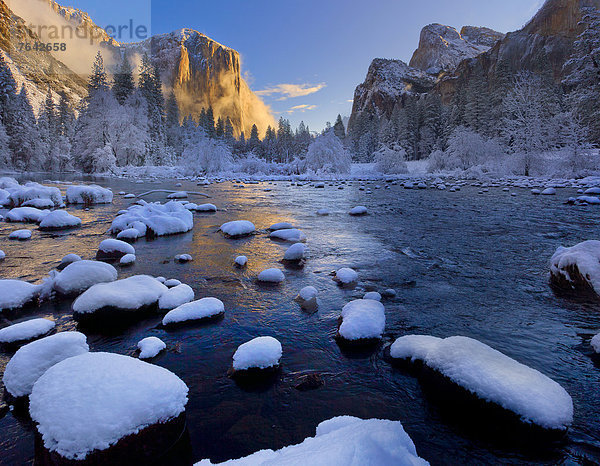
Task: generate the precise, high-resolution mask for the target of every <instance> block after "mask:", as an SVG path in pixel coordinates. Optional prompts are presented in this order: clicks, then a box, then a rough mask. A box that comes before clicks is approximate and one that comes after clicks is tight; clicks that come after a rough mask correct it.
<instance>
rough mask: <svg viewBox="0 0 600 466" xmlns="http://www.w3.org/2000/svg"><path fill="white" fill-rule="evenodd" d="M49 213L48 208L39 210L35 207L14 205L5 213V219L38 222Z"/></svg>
mask: <svg viewBox="0 0 600 466" xmlns="http://www.w3.org/2000/svg"><path fill="white" fill-rule="evenodd" d="M49 214H50V211H49V210H40V209H36V208H35V207H15V208H14V209H11V210H10V211H9V212H8V213H7V214H6V221H7V222H21V223H40V222H41V221H42V220H43V219H44V218H45V217H46V216H47V215H49Z"/></svg>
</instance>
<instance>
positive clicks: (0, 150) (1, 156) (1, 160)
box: [0, 121, 11, 168]
mask: <svg viewBox="0 0 600 466" xmlns="http://www.w3.org/2000/svg"><path fill="white" fill-rule="evenodd" d="M8 143H9V139H8V134H6V129H5V128H4V124H3V123H2V122H1V121H0V167H2V168H9V167H10V163H11V156H10V148H9V145H8Z"/></svg>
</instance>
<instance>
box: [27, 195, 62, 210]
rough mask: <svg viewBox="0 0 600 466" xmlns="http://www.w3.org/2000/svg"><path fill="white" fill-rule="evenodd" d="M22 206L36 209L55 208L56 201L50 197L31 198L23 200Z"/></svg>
mask: <svg viewBox="0 0 600 466" xmlns="http://www.w3.org/2000/svg"><path fill="white" fill-rule="evenodd" d="M22 207H35V208H36V209H54V202H52V201H51V200H50V199H39V198H38V199H30V200H29V201H26V202H23V204H22Z"/></svg>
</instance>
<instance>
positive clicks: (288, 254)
mask: <svg viewBox="0 0 600 466" xmlns="http://www.w3.org/2000/svg"><path fill="white" fill-rule="evenodd" d="M305 253H306V246H305V245H304V244H303V243H296V244H293V245H292V246H290V247H289V248H288V249H287V251H285V254H284V255H283V260H286V261H299V260H302V259H304V255H305Z"/></svg>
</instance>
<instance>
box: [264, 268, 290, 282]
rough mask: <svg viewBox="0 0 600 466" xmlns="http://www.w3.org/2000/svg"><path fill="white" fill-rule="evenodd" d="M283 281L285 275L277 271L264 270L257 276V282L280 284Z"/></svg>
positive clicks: (273, 269)
mask: <svg viewBox="0 0 600 466" xmlns="http://www.w3.org/2000/svg"><path fill="white" fill-rule="evenodd" d="M284 280H285V275H284V274H283V272H282V271H281V270H279V269H275V268H272V269H266V270H263V271H262V272H260V273H259V274H258V281H259V282H263V283H281V282H283V281H284Z"/></svg>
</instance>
